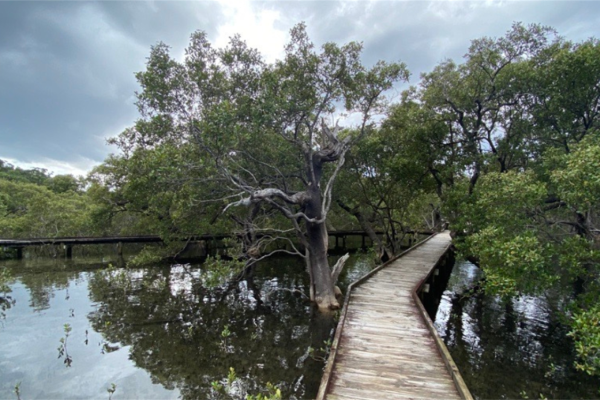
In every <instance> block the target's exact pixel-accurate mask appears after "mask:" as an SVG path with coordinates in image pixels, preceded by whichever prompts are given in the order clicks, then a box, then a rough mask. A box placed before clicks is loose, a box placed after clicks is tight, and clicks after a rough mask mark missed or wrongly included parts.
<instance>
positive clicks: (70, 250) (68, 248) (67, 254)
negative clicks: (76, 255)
mask: <svg viewBox="0 0 600 400" xmlns="http://www.w3.org/2000/svg"><path fill="white" fill-rule="evenodd" d="M63 249H64V250H65V258H72V257H73V245H70V244H63Z"/></svg>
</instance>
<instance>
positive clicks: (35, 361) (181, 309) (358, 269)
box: [0, 257, 369, 400]
mask: <svg viewBox="0 0 600 400" xmlns="http://www.w3.org/2000/svg"><path fill="white" fill-rule="evenodd" d="M352 258H353V259H354V260H353V261H352V262H350V264H349V265H348V267H349V268H348V271H347V273H346V274H345V276H344V277H343V279H344V281H345V282H349V281H352V280H354V279H356V278H357V277H358V276H361V275H363V274H364V273H365V272H367V270H368V269H369V267H368V262H366V261H364V260H365V258H362V259H361V258H360V257H352ZM361 260H363V261H361ZM2 267H4V268H8V269H9V270H10V272H11V274H12V277H13V279H12V282H11V284H10V288H11V290H12V292H11V293H9V295H10V296H11V298H12V299H13V301H14V305H12V306H11V307H10V308H9V309H7V310H5V311H4V314H5V315H4V318H3V319H2V320H0V398H2V399H11V398H12V399H16V395H15V393H14V388H15V385H17V384H19V383H20V386H19V390H20V396H21V398H22V399H71V398H73V399H74V398H77V399H86V398H94V399H98V398H100V399H108V397H109V393H108V392H107V389H108V388H110V387H111V384H113V383H114V384H115V385H116V391H115V393H114V394H113V396H112V398H113V399H114V400H118V399H176V398H184V399H205V398H213V396H214V391H212V390H211V382H213V381H221V382H224V381H225V379H226V377H227V373H228V370H229V368H230V367H235V370H236V372H237V375H238V377H239V378H240V379H239V380H238V381H237V383H236V390H237V391H238V392H239V393H240V394H242V393H244V392H247V393H251V394H257V393H259V392H260V391H261V390H263V389H264V388H265V386H266V384H267V382H271V383H273V384H275V385H276V386H278V387H279V388H280V389H281V390H282V393H283V397H284V398H296V399H302V398H314V397H315V395H316V392H317V390H318V385H319V381H320V378H321V374H322V368H323V363H322V362H321V361H318V360H315V359H314V358H316V357H311V354H309V348H311V347H312V348H314V349H319V348H321V347H324V345H323V342H324V341H325V340H327V339H328V338H329V337H330V335H331V333H332V330H333V327H334V324H335V321H333V320H332V318H323V317H322V316H320V315H319V314H318V313H316V312H315V311H314V309H313V307H312V306H311V305H310V304H309V303H308V302H307V301H306V300H305V298H304V297H303V296H302V295H300V294H299V293H298V291H305V287H306V284H307V282H306V276H305V275H306V274H305V273H304V272H303V263H302V262H300V261H299V260H297V259H294V258H277V259H272V260H270V261H268V262H264V263H262V264H261V265H260V266H259V267H258V268H257V271H256V275H255V277H254V279H250V280H248V281H242V282H240V283H239V284H237V285H234V286H231V287H221V288H218V289H207V288H206V287H205V286H204V285H203V284H202V281H203V280H202V278H201V274H202V267H201V265H189V264H186V265H173V266H159V267H152V268H144V269H126V270H125V269H119V268H112V269H109V268H107V267H108V263H107V262H100V261H94V260H90V259H84V258H80V259H74V260H72V261H65V260H59V261H57V260H41V259H37V260H18V261H4V262H1V263H0V268H2ZM65 324H68V325H69V327H70V328H71V331H70V332H69V334H68V336H66V333H65V329H64V325H65ZM61 338H62V339H63V340H64V339H65V338H66V348H67V349H66V352H65V354H63V355H62V356H59V355H60V353H59V347H60V346H61ZM313 355H314V356H319V355H320V354H319V351H318V350H317V351H316V352H315V353H314V354H313ZM321 355H322V354H321ZM67 357H68V358H69V360H70V366H68V363H65V360H66V358H67Z"/></svg>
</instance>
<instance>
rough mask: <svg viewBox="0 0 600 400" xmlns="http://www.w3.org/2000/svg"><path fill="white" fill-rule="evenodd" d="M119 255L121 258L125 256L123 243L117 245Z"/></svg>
mask: <svg viewBox="0 0 600 400" xmlns="http://www.w3.org/2000/svg"><path fill="white" fill-rule="evenodd" d="M117 255H119V256H122V255H123V242H119V243H117Z"/></svg>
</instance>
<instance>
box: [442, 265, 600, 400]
mask: <svg viewBox="0 0 600 400" xmlns="http://www.w3.org/2000/svg"><path fill="white" fill-rule="evenodd" d="M479 278H480V272H479V270H478V269H477V267H475V266H474V265H473V264H471V263H469V262H458V261H457V263H456V265H455V267H454V270H453V273H452V277H451V279H450V282H449V283H448V287H447V289H446V291H445V292H444V295H443V296H442V301H441V303H440V307H439V309H438V313H437V315H436V318H435V324H436V327H437V328H438V332H439V333H440V336H442V338H443V339H444V342H445V343H446V345H447V346H448V349H449V350H450V353H451V354H452V357H453V358H454V360H455V361H456V364H457V365H458V368H459V369H460V371H461V374H462V375H463V377H464V379H465V382H466V384H467V386H468V387H469V389H470V390H471V392H472V394H473V395H474V396H475V397H476V398H483V399H487V398H523V397H529V398H540V396H542V397H547V398H561V399H567V398H574V399H577V398H598V392H597V390H598V386H599V383H600V382H599V381H598V378H592V377H589V376H588V375H586V374H584V373H582V372H578V371H576V370H575V368H574V365H573V364H574V361H575V355H574V354H573V345H572V343H571V342H570V339H569V338H568V337H567V335H566V334H567V332H568V327H566V326H565V325H563V324H562V323H561V317H560V315H561V309H564V305H561V304H555V303H556V301H552V298H553V297H554V298H556V296H552V295H551V294H549V295H547V296H538V297H533V296H521V297H516V298H511V299H500V298H498V297H496V296H488V295H485V294H483V293H478V294H477V295H474V296H471V297H464V293H465V291H466V289H467V288H470V287H474V286H475V284H476V283H477V281H478V279H479ZM563 311H564V310H563Z"/></svg>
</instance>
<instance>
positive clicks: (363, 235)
mask: <svg viewBox="0 0 600 400" xmlns="http://www.w3.org/2000/svg"><path fill="white" fill-rule="evenodd" d="M361 238H362V248H363V249H364V248H366V246H365V234H364V233H363V234H362V235H361Z"/></svg>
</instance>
